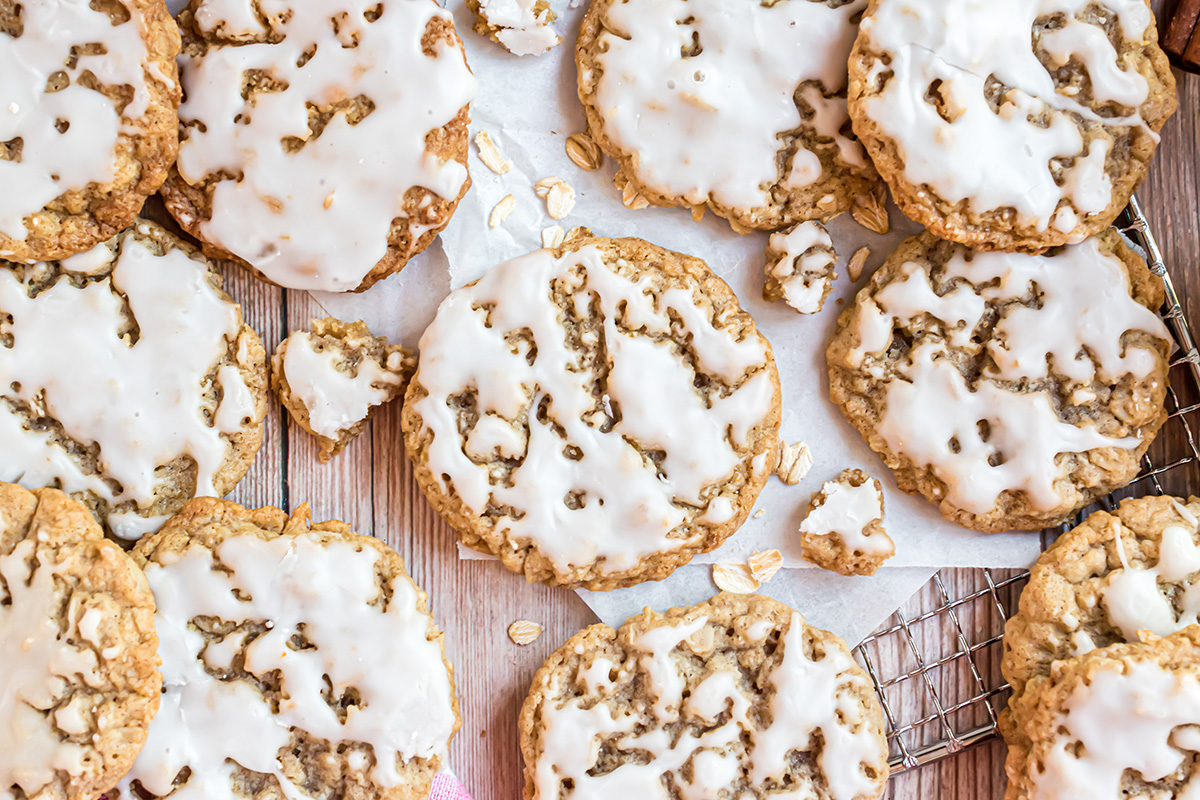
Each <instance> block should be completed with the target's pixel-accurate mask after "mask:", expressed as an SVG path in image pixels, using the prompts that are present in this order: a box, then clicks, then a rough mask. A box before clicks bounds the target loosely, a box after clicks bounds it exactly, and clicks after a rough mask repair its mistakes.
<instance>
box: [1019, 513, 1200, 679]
mask: <svg viewBox="0 0 1200 800" xmlns="http://www.w3.org/2000/svg"><path fill="white" fill-rule="evenodd" d="M1197 515H1200V500H1198V499H1197V498H1194V497H1193V498H1191V499H1190V500H1187V501H1185V500H1182V499H1178V498H1174V497H1141V498H1136V499H1133V498H1130V499H1127V500H1124V501H1123V502H1122V503H1121V505H1120V506H1118V507H1117V509H1116V511H1115V513H1112V514H1110V513H1107V512H1105V511H1097V512H1095V513H1094V514H1092V515H1091V516H1089V517H1088V518H1087V519H1086V520H1084V522H1083V523H1082V524H1080V525H1079V526H1078V527H1076V528H1074V529H1073V530H1071V531H1070V532H1068V533H1065V534H1063V535H1062V536H1060V537H1059V538H1058V540H1057V541H1056V542H1055V543H1054V544H1053V545H1052V546H1051V547H1050V548H1049V549H1048V550H1047V551H1046V552H1045V553H1043V554H1042V555H1041V557H1040V558H1039V559H1038V562H1037V564H1036V565H1034V567H1033V571H1032V573H1031V575H1030V579H1029V585H1028V586H1026V587H1025V589H1024V590H1023V591H1022V593H1021V608H1020V612H1019V613H1018V614H1016V615H1015V616H1014V617H1013V618H1012V619H1011V620H1009V622H1008V624H1007V625H1006V626H1005V632H1004V663H1003V668H1004V674H1005V678H1006V679H1007V680H1008V681H1009V682H1010V683H1011V684H1012V685H1013V688H1014V690H1015V691H1017V692H1018V693H1019V692H1020V691H1022V690H1023V689H1024V686H1025V684H1026V683H1027V682H1028V681H1029V680H1031V679H1032V678H1033V677H1034V676H1036V675H1041V674H1045V673H1047V672H1049V671H1050V669H1051V665H1052V664H1053V663H1055V662H1057V661H1060V660H1063V659H1066V658H1072V657H1074V656H1078V655H1081V654H1083V653H1087V652H1090V651H1092V650H1094V649H1097V648H1101V647H1108V646H1109V645H1112V644H1116V643H1119V642H1136V641H1138V639H1139V638H1140V637H1139V632H1141V631H1149V632H1150V633H1152V634H1157V635H1159V636H1166V635H1167V634H1170V633H1174V632H1175V631H1177V630H1181V629H1182V628H1185V627H1187V626H1189V625H1195V624H1197V622H1200V619H1198V617H1200V580H1198V579H1200V530H1198V528H1200V520H1198V519H1197Z"/></svg>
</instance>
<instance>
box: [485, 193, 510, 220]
mask: <svg viewBox="0 0 1200 800" xmlns="http://www.w3.org/2000/svg"><path fill="white" fill-rule="evenodd" d="M516 207H517V198H515V197H513V196H512V195H511V194H506V195H504V197H502V198H500V202H499V203H496V205H495V207H494V208H493V209H492V213H491V214H490V215H489V216H488V227H489V228H499V227H500V223H501V222H504V220H506V219H508V215H509V214H511V213H512V212H513V209H514V208H516Z"/></svg>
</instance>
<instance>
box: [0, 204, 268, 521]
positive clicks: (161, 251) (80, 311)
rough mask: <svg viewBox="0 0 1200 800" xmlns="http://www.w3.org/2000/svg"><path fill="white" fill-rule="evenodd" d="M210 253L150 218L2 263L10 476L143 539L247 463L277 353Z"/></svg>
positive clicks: (219, 491)
mask: <svg viewBox="0 0 1200 800" xmlns="http://www.w3.org/2000/svg"><path fill="white" fill-rule="evenodd" d="M220 287H221V279H220V277H219V275H218V274H217V273H216V271H215V270H214V269H213V265H212V264H210V263H209V262H208V260H207V259H205V258H204V257H203V256H202V255H201V254H200V253H199V252H198V251H197V250H196V249H195V248H194V247H192V246H191V245H189V244H187V243H185V242H183V241H181V240H179V239H177V238H176V237H174V236H172V235H171V234H170V233H168V232H167V231H165V230H164V229H162V228H161V227H159V226H158V225H155V224H154V223H152V222H145V221H142V222H139V223H138V224H137V225H136V226H135V227H133V228H130V229H128V230H126V231H125V232H124V233H122V234H120V235H119V236H116V237H114V238H112V239H110V240H109V241H107V242H105V243H103V244H100V245H97V246H96V247H94V248H93V249H91V250H88V251H87V252H84V253H80V254H79V255H75V256H72V257H70V258H66V259H62V260H60V261H52V262H45V263H39V264H34V265H31V266H25V265H18V264H13V263H7V262H3V261H0V375H3V376H4V379H3V382H2V383H0V453H3V454H4V456H3V458H0V481H10V482H12V483H20V484H21V485H23V486H26V487H29V488H34V487H37V486H53V487H55V488H59V489H62V490H63V491H65V492H67V493H68V494H70V495H71V496H72V497H74V498H75V499H76V500H79V501H80V502H82V503H83V504H84V505H86V506H88V508H90V509H91V510H92V513H93V514H95V515H96V518H97V519H99V520H100V522H101V523H102V524H103V525H104V527H105V528H106V529H108V531H109V532H111V533H113V534H115V535H117V536H120V537H122V538H128V539H136V538H137V537H138V536H141V535H142V534H143V533H146V532H147V531H150V530H157V529H158V527H159V526H161V525H162V524H163V522H165V521H166V518H167V517H169V516H170V515H171V514H173V513H175V512H176V511H178V510H179V509H180V508H182V507H183V504H184V503H185V502H186V501H187V500H188V499H189V498H191V497H195V496H199V495H223V494H225V493H226V492H229V491H230V490H232V489H233V487H234V485H235V484H236V483H237V482H238V481H239V480H241V478H242V476H243V475H245V474H246V470H248V469H249V468H250V462H251V461H252V460H253V458H254V454H255V452H257V450H258V446H259V444H260V443H261V441H262V420H263V417H264V416H265V414H266V410H267V368H266V354H265V353H264V352H263V347H262V343H261V342H260V341H259V339H258V337H257V336H256V335H255V334H254V331H252V330H251V329H250V328H249V326H247V325H245V324H244V323H243V322H242V314H241V310H240V309H239V308H238V306H237V304H236V303H234V302H233V301H232V300H231V299H230V298H229V296H228V295H226V294H225V293H224V292H223V291H221V288H220Z"/></svg>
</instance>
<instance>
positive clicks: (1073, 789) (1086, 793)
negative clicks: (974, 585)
mask: <svg viewBox="0 0 1200 800" xmlns="http://www.w3.org/2000/svg"><path fill="white" fill-rule="evenodd" d="M1198 728H1200V628H1198V627H1195V626H1193V627H1190V628H1188V629H1186V630H1183V631H1180V632H1178V633H1175V634H1172V635H1171V636H1168V637H1166V638H1163V639H1159V638H1158V637H1153V636H1152V637H1150V638H1149V639H1148V640H1147V641H1146V642H1137V643H1132V644H1118V645H1113V646H1112V647H1107V648H1104V649H1102V650H1095V651H1092V652H1090V653H1087V654H1085V655H1082V656H1080V657H1079V658H1075V659H1072V660H1070V661H1061V662H1059V663H1057V664H1055V665H1054V667H1053V668H1052V669H1051V671H1050V672H1049V674H1047V675H1042V676H1039V677H1037V678H1035V679H1034V680H1033V681H1032V682H1030V684H1029V686H1028V689H1027V691H1026V692H1025V694H1024V695H1022V697H1021V698H1020V700H1019V702H1017V703H1015V704H1014V715H1013V718H1012V720H1010V724H1008V725H1006V726H1005V729H1004V732H1005V738H1006V739H1007V740H1008V760H1007V762H1006V763H1005V771H1006V772H1007V773H1008V791H1007V793H1006V794H1005V798H1006V800H1099V798H1110V797H1111V798H1122V797H1130V798H1132V797H1147V798H1148V797H1155V798H1164V800H1165V798H1187V797H1194V796H1195V795H1196V792H1197V790H1198V789H1200V737H1198V736H1197V730H1198Z"/></svg>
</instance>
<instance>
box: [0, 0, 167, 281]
mask: <svg viewBox="0 0 1200 800" xmlns="http://www.w3.org/2000/svg"><path fill="white" fill-rule="evenodd" d="M178 52H179V33H178V31H177V30H176V28H175V24H174V22H172V21H171V18H170V15H169V14H168V13H167V8H166V6H165V5H164V4H163V3H162V2H161V0H120V1H119V2H118V1H116V0H114V1H113V2H109V3H95V2H93V3H89V2H88V0H21V2H15V0H0V98H3V101H2V102H0V184H3V186H4V187H5V191H4V192H3V194H2V195H0V258H7V259H11V260H13V261H21V262H33V261H44V260H49V259H55V258H65V257H67V256H70V255H73V254H75V253H79V252H82V251H84V250H87V249H88V248H90V247H92V246H93V245H96V244H97V243H99V242H102V241H104V240H105V239H108V238H109V237H111V236H113V235H114V234H116V233H118V232H119V231H121V230H122V229H123V228H125V227H127V226H128V225H130V224H131V223H132V222H133V220H134V218H135V217H136V215H137V213H138V210H139V209H140V208H141V207H142V203H143V202H144V201H145V199H146V197H148V196H149V195H151V194H153V193H154V192H155V191H157V190H158V187H159V186H160V185H161V184H162V182H163V180H164V179H165V178H166V176H167V170H168V168H169V167H170V165H171V162H172V161H174V160H175V151H176V145H177V138H178V137H177V130H176V128H177V124H178V120H177V118H176V116H175V108H176V107H177V106H178V105H179V86H178V83H177V82H176V71H175V56H176V54H177V53H178Z"/></svg>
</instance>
